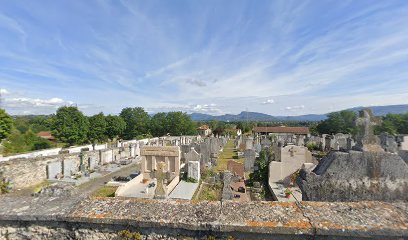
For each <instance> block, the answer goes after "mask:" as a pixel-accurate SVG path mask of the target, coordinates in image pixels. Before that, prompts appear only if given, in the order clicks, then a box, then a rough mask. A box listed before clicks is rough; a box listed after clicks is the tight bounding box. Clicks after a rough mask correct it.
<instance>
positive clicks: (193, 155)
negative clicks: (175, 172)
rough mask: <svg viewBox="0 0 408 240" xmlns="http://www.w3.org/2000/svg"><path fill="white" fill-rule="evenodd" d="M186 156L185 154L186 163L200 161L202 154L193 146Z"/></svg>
mask: <svg viewBox="0 0 408 240" xmlns="http://www.w3.org/2000/svg"><path fill="white" fill-rule="evenodd" d="M184 156H185V161H186V163H188V162H190V161H198V162H199V161H200V159H201V155H200V154H199V153H197V152H196V150H195V149H194V147H191V148H190V151H189V152H188V153H186V154H185V155H184Z"/></svg>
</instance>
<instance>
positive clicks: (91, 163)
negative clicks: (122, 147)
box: [88, 156, 97, 170]
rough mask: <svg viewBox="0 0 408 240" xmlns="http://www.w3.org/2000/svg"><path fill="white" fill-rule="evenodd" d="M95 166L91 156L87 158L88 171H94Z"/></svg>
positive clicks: (93, 158)
mask: <svg viewBox="0 0 408 240" xmlns="http://www.w3.org/2000/svg"><path fill="white" fill-rule="evenodd" d="M96 166H97V162H96V158H95V157H93V156H92V157H89V158H88V168H89V169H90V170H94V169H95V167H96Z"/></svg>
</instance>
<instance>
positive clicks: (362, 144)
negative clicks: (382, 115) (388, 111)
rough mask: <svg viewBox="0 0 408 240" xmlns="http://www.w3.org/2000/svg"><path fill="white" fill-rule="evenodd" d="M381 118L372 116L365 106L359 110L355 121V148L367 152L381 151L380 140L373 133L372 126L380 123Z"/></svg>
mask: <svg viewBox="0 0 408 240" xmlns="http://www.w3.org/2000/svg"><path fill="white" fill-rule="evenodd" d="M380 124H381V120H380V119H378V118H376V117H374V115H373V112H372V111H371V109H369V108H366V109H363V110H361V111H360V117H359V118H357V120H356V121H355V125H356V127H357V129H358V131H357V144H356V146H355V147H354V149H355V150H359V151H367V152H383V151H384V149H383V148H382V147H381V146H380V144H379V143H380V140H379V138H378V137H377V136H375V135H374V126H376V125H380Z"/></svg>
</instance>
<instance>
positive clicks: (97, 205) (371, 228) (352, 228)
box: [0, 198, 408, 239]
mask: <svg viewBox="0 0 408 240" xmlns="http://www.w3.org/2000/svg"><path fill="white" fill-rule="evenodd" d="M6 205H7V203H6V202H4V203H0V206H1V207H2V210H1V209H0V239H120V238H118V236H120V233H121V231H122V233H123V231H127V232H128V233H132V234H135V233H140V234H142V235H144V236H147V235H148V236H149V238H148V239H183V238H185V237H190V238H192V239H199V238H203V239H208V237H209V236H213V237H215V238H216V239H227V238H228V237H229V239H367V238H370V239H406V238H407V237H408V211H407V210H408V203H407V202H395V203H384V202H348V203H346V202H337V203H328V202H301V203H282V202H248V203H237V202H232V201H223V202H191V201H180V200H179V201H158V200H141V199H126V198H90V199H86V200H84V201H82V202H81V203H80V204H77V205H75V206H73V207H72V209H69V210H66V211H63V213H61V211H59V212H52V211H51V210H47V211H48V212H41V213H38V212H35V211H34V210H33V209H31V210H30V209H16V210H12V209H5V208H4V207H6ZM231 237H233V238H231Z"/></svg>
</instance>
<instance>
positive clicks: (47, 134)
mask: <svg viewBox="0 0 408 240" xmlns="http://www.w3.org/2000/svg"><path fill="white" fill-rule="evenodd" d="M37 136H38V137H42V138H45V139H55V138H54V136H52V134H51V132H50V131H42V132H39V133H37Z"/></svg>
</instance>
